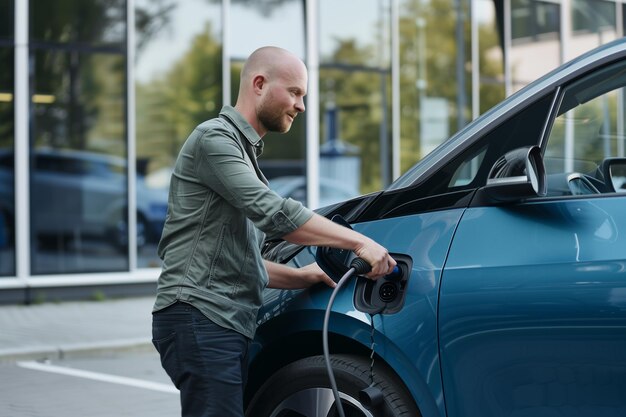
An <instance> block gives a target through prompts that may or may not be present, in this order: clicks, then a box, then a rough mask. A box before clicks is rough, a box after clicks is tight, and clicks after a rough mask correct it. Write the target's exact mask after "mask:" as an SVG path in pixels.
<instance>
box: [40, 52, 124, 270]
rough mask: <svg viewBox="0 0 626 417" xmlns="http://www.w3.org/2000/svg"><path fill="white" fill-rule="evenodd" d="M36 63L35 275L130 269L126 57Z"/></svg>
mask: <svg viewBox="0 0 626 417" xmlns="http://www.w3.org/2000/svg"><path fill="white" fill-rule="evenodd" d="M31 57H32V59H33V60H34V62H32V63H31V65H32V66H33V67H34V74H33V79H32V81H31V85H32V88H33V90H32V91H31V93H32V104H31V109H32V110H31V111H32V130H31V135H32V138H33V147H32V148H31V158H30V173H31V174H30V175H31V178H30V180H31V183H30V203H31V232H32V235H31V238H32V242H33V245H32V247H33V251H32V271H33V273H34V274H52V273H66V272H89V271H114V270H125V269H127V268H128V257H127V248H126V245H127V232H126V230H127V224H128V222H127V219H128V216H127V204H128V201H127V189H128V187H127V167H126V140H125V135H126V132H125V131H126V126H125V106H126V105H125V103H126V93H125V78H126V76H125V58H124V56H122V55H116V54H88V53H79V52H75V51H73V52H65V51H51V50H37V51H34V52H32V53H31Z"/></svg>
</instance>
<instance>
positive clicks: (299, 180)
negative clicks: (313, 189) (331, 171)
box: [269, 175, 359, 207]
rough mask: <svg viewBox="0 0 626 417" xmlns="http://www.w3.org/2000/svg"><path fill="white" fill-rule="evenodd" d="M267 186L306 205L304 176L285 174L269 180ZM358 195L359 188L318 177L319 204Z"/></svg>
mask: <svg viewBox="0 0 626 417" xmlns="http://www.w3.org/2000/svg"><path fill="white" fill-rule="evenodd" d="M269 187H270V188H271V189H272V190H274V191H276V193H277V194H279V195H281V196H283V197H290V198H293V199H294V200H298V201H300V202H301V203H303V204H305V205H306V202H307V201H306V198H307V197H306V192H307V189H306V187H307V184H306V178H305V177H304V176H298V175H287V176H284V177H275V178H271V179H270V180H269ZM358 195H359V190H356V189H354V188H352V187H349V186H347V185H346V184H345V183H343V182H341V181H339V180H333V179H330V178H324V177H321V178H320V179H319V206H320V207H325V206H330V205H331V204H336V203H340V202H342V201H345V200H348V199H350V198H353V197H357V196H358Z"/></svg>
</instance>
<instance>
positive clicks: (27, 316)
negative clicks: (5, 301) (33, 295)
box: [0, 297, 154, 361]
mask: <svg viewBox="0 0 626 417" xmlns="http://www.w3.org/2000/svg"><path fill="white" fill-rule="evenodd" d="M153 301H154V298H153V297H143V298H129V299H119V300H105V301H84V302H62V303H44V304H40V305H30V306H23V305H17V306H0V329H2V330H1V331H0V361H2V360H17V359H22V360H23V359H59V358H63V357H66V356H67V355H71V354H77V353H80V352H94V351H98V350H101V351H112V350H118V349H131V348H148V347H149V346H151V342H150V339H151V320H152V317H151V310H152V303H153Z"/></svg>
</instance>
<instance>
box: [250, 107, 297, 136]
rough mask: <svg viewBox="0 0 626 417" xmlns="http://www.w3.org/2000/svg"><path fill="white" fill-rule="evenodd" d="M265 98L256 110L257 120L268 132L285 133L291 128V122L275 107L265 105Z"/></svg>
mask: <svg viewBox="0 0 626 417" xmlns="http://www.w3.org/2000/svg"><path fill="white" fill-rule="evenodd" d="M268 101H270V100H265V101H264V102H263V103H262V104H261V106H259V110H258V111H257V118H258V119H259V122H261V124H262V125H263V126H264V127H265V128H266V129H267V131H268V132H278V133H286V132H288V131H289V129H290V128H291V122H290V121H289V119H287V118H286V115H285V113H284V112H282V111H281V110H279V109H277V108H272V106H271V105H267V103H268Z"/></svg>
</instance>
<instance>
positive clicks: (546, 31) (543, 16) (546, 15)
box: [511, 0, 560, 42]
mask: <svg viewBox="0 0 626 417" xmlns="http://www.w3.org/2000/svg"><path fill="white" fill-rule="evenodd" d="M511 17H512V22H511V27H512V32H513V33H512V37H513V40H518V42H519V41H522V42H532V41H536V40H538V39H545V38H546V37H550V38H557V37H558V34H559V30H560V29H559V27H560V19H559V5H558V4H554V3H549V2H544V1H537V0H512V1H511ZM547 35H549V36H547Z"/></svg>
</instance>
